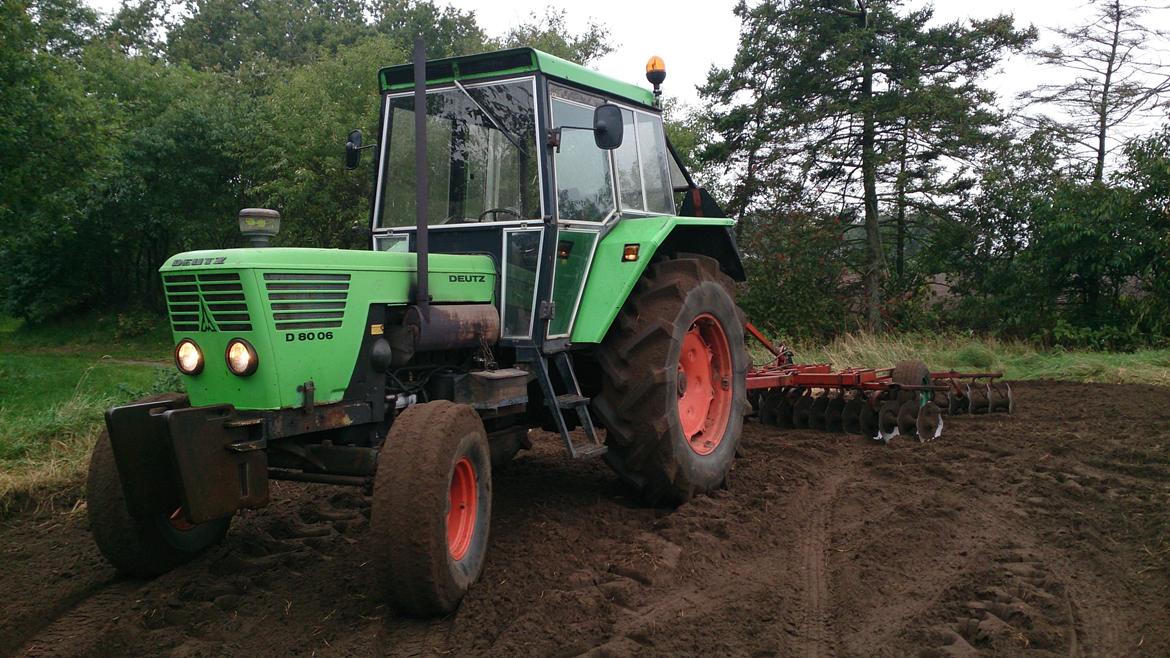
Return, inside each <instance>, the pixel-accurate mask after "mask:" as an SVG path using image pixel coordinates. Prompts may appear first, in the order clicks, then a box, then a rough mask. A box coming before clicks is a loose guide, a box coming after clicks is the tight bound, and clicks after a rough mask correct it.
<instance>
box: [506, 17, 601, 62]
mask: <svg viewBox="0 0 1170 658" xmlns="http://www.w3.org/2000/svg"><path fill="white" fill-rule="evenodd" d="M500 45H501V46H502V47H505V48H517V47H521V46H528V47H532V48H536V49H537V50H543V51H544V52H546V53H549V54H550V55H556V56H557V57H563V58H565V59H568V60H571V61H574V62H577V63H578V64H587V63H589V62H591V61H593V60H595V59H597V58H599V57H603V56H605V55H607V54H609V53H610V52H612V51H613V42H612V41H610V38H609V31H608V30H607V29H606V27H605V26H604V25H603V24H601V23H598V22H596V21H593V20H590V21H589V23H588V24H587V25H586V26H585V30H584V31H583V32H580V33H578V34H574V33H573V32H571V31H570V30H569V25H568V21H567V20H566V13H565V10H563V9H559V10H558V9H553V8H552V7H548V8H546V9H545V11H544V15H543V16H540V15H537V14H536V13H535V12H533V13H532V14H530V15H529V17H528V20H527V21H526V22H524V23H521V24H520V25H517V26H515V27H513V28H512V29H510V30H508V33H507V34H505V35H504V38H503V39H502V40H501V42H500Z"/></svg>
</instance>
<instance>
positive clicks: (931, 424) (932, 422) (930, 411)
mask: <svg viewBox="0 0 1170 658" xmlns="http://www.w3.org/2000/svg"><path fill="white" fill-rule="evenodd" d="M915 425H916V429H917V430H918V440H919V441H922V442H926V441H933V440H935V439H937V438H938V437H940V436H942V431H943V419H942V410H941V409H939V408H938V405H937V404H935V403H933V402H927V403H926V404H924V405H922V408H921V409H919V410H918V418H917V421H916V422H915Z"/></svg>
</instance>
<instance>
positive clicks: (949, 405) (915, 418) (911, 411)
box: [746, 323, 1015, 443]
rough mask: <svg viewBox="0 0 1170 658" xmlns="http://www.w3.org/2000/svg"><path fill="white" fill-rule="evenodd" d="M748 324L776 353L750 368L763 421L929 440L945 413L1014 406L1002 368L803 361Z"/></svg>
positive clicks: (882, 438)
mask: <svg viewBox="0 0 1170 658" xmlns="http://www.w3.org/2000/svg"><path fill="white" fill-rule="evenodd" d="M746 329H747V330H748V333H749V334H751V335H752V336H753V337H755V338H756V339H757V340H758V341H760V343H761V344H763V345H764V347H766V348H767V349H768V350H769V351H771V352H772V354H774V355H775V357H776V358H775V360H774V361H772V362H771V363H768V364H765V365H760V366H755V367H753V368H752V369H751V370H749V371H748V374H747V390H748V395H749V398H750V399H751V401H752V405H753V406H754V407H755V408H756V411H757V413H758V415H759V419H760V422H761V423H763V424H764V425H771V426H776V427H787V428H812V429H821V430H827V431H837V432H846V433H850V434H862V435H865V436H868V437H870V438H872V439H874V440H877V441H883V442H887V443H888V442H889V440H890V439H892V438H894V437H895V436H908V437H917V438H918V440H919V441H930V440H933V439H936V438H938V437H939V436H941V435H942V431H943V426H944V422H943V416H944V415H956V414H962V413H972V414H980V413H993V412H1006V413H1009V414H1010V413H1013V412H1014V411H1015V398H1014V397H1013V396H1012V389H1011V386H1010V385H1009V384H1008V383H1007V382H1003V381H1000V380H1001V379H1002V378H1003V373H1002V372H959V371H955V370H945V371H931V370H930V369H928V368H927V367H926V364H924V363H922V362H921V361H905V362H901V363H899V364H897V365H896V366H894V367H890V368H845V369H843V370H834V369H833V368H832V366H830V365H829V364H826V363H812V364H796V363H793V362H792V352H791V351H790V350H788V349H787V348H785V347H784V346H780V347H777V346H775V345H773V344H772V343H771V342H770V341H769V340H768V339H767V338H766V337H765V336H763V334H761V333H760V332H759V330H758V329H756V327H754V326H752V325H751V324H750V323H749V324H747V326H746Z"/></svg>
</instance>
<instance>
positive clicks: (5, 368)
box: [0, 318, 177, 518]
mask: <svg viewBox="0 0 1170 658" xmlns="http://www.w3.org/2000/svg"><path fill="white" fill-rule="evenodd" d="M116 333H117V330H116V328H115V326H114V325H113V324H112V323H103V322H98V321H91V322H88V323H82V322H78V321H74V322H70V323H65V324H63V325H54V326H52V327H47V328H44V327H36V328H28V327H25V326H23V325H21V323H19V322H14V321H12V320H10V319H6V318H0V518H3V517H4V516H7V515H8V514H10V513H11V512H13V511H15V510H18V509H22V508H25V507H28V506H31V505H37V506H40V505H44V504H46V503H52V502H53V500H54V499H55V498H57V497H63V498H64V497H68V496H66V495H64V494H69V493H70V492H73V493H80V489H79V487H78V484H79V483H80V481H81V479H82V475H83V474H84V472H85V469H86V467H87V465H88V460H89V452H90V449H91V447H92V446H93V442H94V439H95V438H96V436H97V434H98V433H99V432H100V431H101V429H102V425H103V421H102V414H103V412H104V411H105V410H106V409H107V408H108V407H110V406H112V405H115V404H119V403H122V402H126V401H128V400H132V399H135V398H138V397H142V396H144V395H147V394H149V393H151V392H154V391H156V390H160V389H163V388H173V387H174V385H175V384H176V383H177V378H175V377H174V376H173V375H172V369H171V367H170V363H169V359H168V356H169V345H168V343H169V342H170V339H169V337H167V338H166V342H165V343H164V342H160V341H159V340H158V338H157V335H155V334H152V333H147V334H144V335H140V336H136V337H133V338H122V337H119V336H117V335H115V334H116ZM73 339H76V340H73ZM70 502H71V501H70Z"/></svg>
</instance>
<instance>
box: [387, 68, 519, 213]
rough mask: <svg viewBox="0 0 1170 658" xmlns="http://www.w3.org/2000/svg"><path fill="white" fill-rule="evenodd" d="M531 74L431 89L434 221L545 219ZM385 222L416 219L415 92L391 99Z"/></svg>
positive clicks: (429, 138) (429, 151) (431, 206)
mask: <svg viewBox="0 0 1170 658" xmlns="http://www.w3.org/2000/svg"><path fill="white" fill-rule="evenodd" d="M534 105H535V103H534V101H533V86H532V81H531V80H516V81H509V82H496V83H490V84H482V85H475V86H471V85H467V86H465V87H452V88H449V89H443V90H437V91H431V92H428V93H427V168H428V177H429V178H428V183H429V189H428V198H427V217H428V223H430V224H457V223H467V222H493V221H515V220H518V219H539V218H540V217H541V212H540V193H539V190H540V179H539V175H540V174H539V167H537V161H536V152H537V151H536V128H535V124H536V116H535V110H534ZM386 120H387V121H388V122H389V125H388V126H387V127H386V132H385V134H386V136H387V139H388V140H389V144H388V147H387V149H386V151H385V153H386V161H385V163H383V167H384V169H383V171H384V172H385V175H384V176H383V177H382V180H383V188H382V190H381V194H382V199H383V203H382V204H381V216H380V217H379V218H378V225H379V226H382V227H392V226H414V224H415V180H416V177H415V162H414V97H413V96H412V95H404V96H398V97H395V98H391V99H390V100H389V107H388V108H387V112H386Z"/></svg>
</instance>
